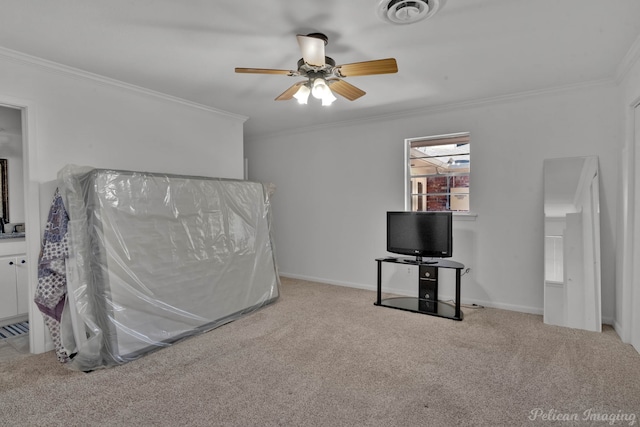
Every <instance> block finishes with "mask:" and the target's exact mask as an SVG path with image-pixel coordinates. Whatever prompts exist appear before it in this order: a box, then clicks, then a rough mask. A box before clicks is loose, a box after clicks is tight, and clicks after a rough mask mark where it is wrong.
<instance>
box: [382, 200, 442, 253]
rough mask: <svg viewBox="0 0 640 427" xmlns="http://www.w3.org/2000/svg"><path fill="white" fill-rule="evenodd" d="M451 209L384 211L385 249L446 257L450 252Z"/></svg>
mask: <svg viewBox="0 0 640 427" xmlns="http://www.w3.org/2000/svg"><path fill="white" fill-rule="evenodd" d="M452 241H453V215H452V213H451V212H407V211H405V212H387V251H388V252H392V253H396V254H402V255H415V256H416V260H417V261H421V260H422V257H431V258H447V257H451V255H452V252H453V247H452V246H453V245H452Z"/></svg>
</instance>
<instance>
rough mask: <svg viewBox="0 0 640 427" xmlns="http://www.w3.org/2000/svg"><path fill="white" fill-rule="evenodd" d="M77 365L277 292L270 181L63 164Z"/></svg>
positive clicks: (70, 340) (207, 322) (155, 342)
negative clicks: (249, 180) (250, 180)
mask: <svg viewBox="0 0 640 427" xmlns="http://www.w3.org/2000/svg"><path fill="white" fill-rule="evenodd" d="M58 181H59V191H60V196H61V198H62V200H63V201H64V205H65V208H66V210H67V213H68V217H69V221H68V237H67V240H68V251H69V258H68V260H67V263H66V275H67V277H66V280H67V301H66V305H65V308H64V311H63V315H62V321H61V323H60V337H61V341H62V345H63V347H64V348H65V349H67V352H68V353H70V354H71V355H72V356H71V357H70V360H69V362H68V365H69V366H70V367H71V368H72V369H78V370H84V371H86V370H93V369H96V368H99V367H105V366H113V365H119V364H122V363H126V362H128V361H131V360H133V359H135V358H137V357H140V356H141V355H143V354H145V353H148V352H150V351H153V350H157V349H159V348H162V347H166V346H168V345H171V343H174V342H176V341H178V340H180V339H182V338H185V337H188V336H191V335H194V334H198V333H201V332H204V331H207V330H210V329H213V328H215V327H217V326H220V325H223V324H225V323H227V322H230V321H233V320H235V319H237V318H239V317H241V316H243V315H245V314H247V313H250V312H252V311H255V310H257V309H259V308H260V307H263V306H265V305H266V304H269V303H271V302H273V301H275V300H276V299H277V298H278V295H279V279H278V274H277V267H276V262H275V255H274V250H273V242H272V237H271V227H270V196H271V191H270V189H269V187H268V186H265V185H263V184H261V183H256V182H248V181H241V180H232V179H219V178H206V177H196V176H178V175H167V174H157V173H141V172H131V171H118V170H104V169H93V168H86V167H76V166H67V167H65V168H64V169H63V170H61V171H60V172H59V174H58Z"/></svg>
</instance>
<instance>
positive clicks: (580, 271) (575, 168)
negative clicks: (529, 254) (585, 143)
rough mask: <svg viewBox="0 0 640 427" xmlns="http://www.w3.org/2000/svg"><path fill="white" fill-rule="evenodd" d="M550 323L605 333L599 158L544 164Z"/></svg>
mask: <svg viewBox="0 0 640 427" xmlns="http://www.w3.org/2000/svg"><path fill="white" fill-rule="evenodd" d="M544 322H545V323H548V324H551V325H559V326H567V327H571V328H578V329H586V330H589V331H598V332H600V331H601V330H602V313H601V293H600V203H599V180H598V157H597V156H589V157H571V158H561V159H547V160H545V161H544Z"/></svg>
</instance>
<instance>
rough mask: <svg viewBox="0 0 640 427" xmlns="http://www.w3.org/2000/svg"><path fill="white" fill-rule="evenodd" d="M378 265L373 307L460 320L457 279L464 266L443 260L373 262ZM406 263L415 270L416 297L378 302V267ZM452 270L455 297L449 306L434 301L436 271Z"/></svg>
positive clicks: (380, 282) (436, 285)
mask: <svg viewBox="0 0 640 427" xmlns="http://www.w3.org/2000/svg"><path fill="white" fill-rule="evenodd" d="M376 262H377V263H378V294H377V300H376V302H375V303H374V305H378V306H381V307H389V308H395V309H398V310H405V311H411V312H414V313H422V314H428V315H430V316H438V317H444V318H447V319H453V320H462V318H463V313H462V311H461V310H460V276H461V272H462V270H463V269H464V264H461V263H459V262H456V261H450V260H445V259H439V260H435V259H430V260H428V261H425V260H422V259H412V258H389V257H387V258H377V259H376ZM383 262H387V263H394V264H400V263H407V264H413V265H417V266H418V272H419V277H418V297H394V298H385V299H382V263H383ZM440 268H453V269H455V270H456V297H455V301H454V303H453V304H449V303H445V302H442V301H438V269H440Z"/></svg>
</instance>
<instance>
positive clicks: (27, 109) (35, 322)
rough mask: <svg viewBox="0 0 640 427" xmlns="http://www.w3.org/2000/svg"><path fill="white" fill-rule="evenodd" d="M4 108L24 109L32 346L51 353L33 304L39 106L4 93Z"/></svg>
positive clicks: (37, 230)
mask: <svg viewBox="0 0 640 427" xmlns="http://www.w3.org/2000/svg"><path fill="white" fill-rule="evenodd" d="M0 105H1V106H3V107H9V108H16V109H19V110H22V164H23V176H24V192H25V224H26V230H27V234H26V237H25V241H26V246H27V253H26V258H27V265H28V266H29V268H28V281H29V301H30V304H29V344H30V351H31V353H44V352H45V351H47V342H46V336H47V335H46V329H45V324H44V319H43V318H42V316H41V315H40V312H39V311H38V310H37V309H36V306H35V304H34V303H33V302H32V301H33V296H34V293H35V289H36V285H37V283H38V274H37V272H38V267H37V264H38V255H39V253H40V186H39V178H38V177H37V176H36V175H35V172H36V170H37V168H36V167H37V165H38V158H37V154H38V150H37V138H36V106H35V103H34V102H33V101H30V100H25V99H18V98H13V97H9V96H5V95H2V94H0Z"/></svg>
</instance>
